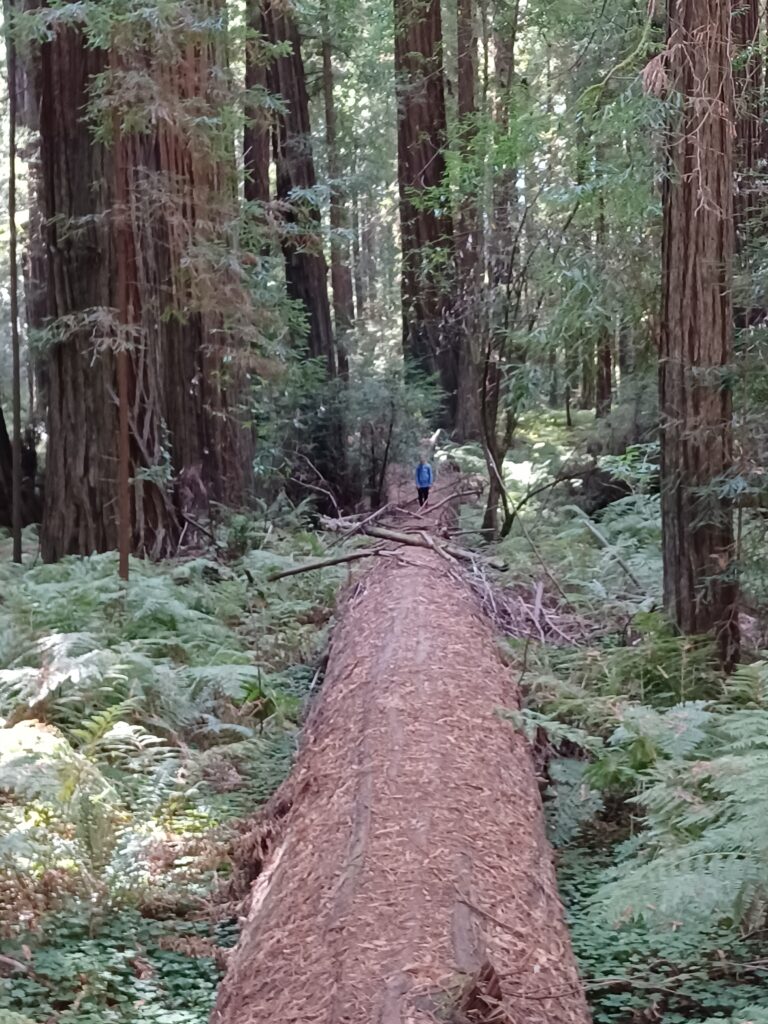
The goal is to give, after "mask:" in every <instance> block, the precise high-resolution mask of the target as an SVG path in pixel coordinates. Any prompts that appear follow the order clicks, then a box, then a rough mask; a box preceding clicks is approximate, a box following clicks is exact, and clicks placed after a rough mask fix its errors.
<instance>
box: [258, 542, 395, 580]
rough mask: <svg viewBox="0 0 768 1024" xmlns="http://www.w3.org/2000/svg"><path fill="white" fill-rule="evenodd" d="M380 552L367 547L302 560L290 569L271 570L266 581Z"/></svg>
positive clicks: (380, 552)
mask: <svg viewBox="0 0 768 1024" xmlns="http://www.w3.org/2000/svg"><path fill="white" fill-rule="evenodd" d="M380 554H382V550H381V548H380V547H376V548H369V549H368V550H367V551H352V552H350V553H349V554H348V555H335V556H334V557H333V558H315V559H314V560H313V561H311V562H302V563H301V565H292V566H291V568H290V569H281V570H280V572H271V573H270V574H269V576H267V583H275V582H277V580H283V579H285V578H286V576H298V575H299V573H302V572H314V571H315V569H327V568H328V567H329V566H331V565H341V564H342V563H343V562H356V561H357V560H358V559H359V558H371V557H373V556H375V555H380Z"/></svg>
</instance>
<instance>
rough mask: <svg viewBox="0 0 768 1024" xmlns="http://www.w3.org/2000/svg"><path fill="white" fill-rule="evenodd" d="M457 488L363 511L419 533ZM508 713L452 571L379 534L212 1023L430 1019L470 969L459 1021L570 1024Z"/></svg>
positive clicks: (546, 857)
mask: <svg viewBox="0 0 768 1024" xmlns="http://www.w3.org/2000/svg"><path fill="white" fill-rule="evenodd" d="M460 488H461V478H460V477H458V476H457V475H456V474H455V473H453V472H451V471H450V470H448V471H447V472H446V473H445V474H443V476H442V478H441V479H440V480H439V481H438V482H437V484H436V486H435V487H434V488H433V490H432V492H431V495H430V502H429V505H428V506H426V507H424V508H423V509H421V510H417V509H416V508H414V507H413V504H414V503H413V502H412V501H411V500H410V494H411V493H412V491H413V487H412V485H410V484H409V483H407V482H405V481H404V479H403V478H402V477H401V476H400V475H398V476H397V478H396V479H395V480H394V482H393V484H392V486H390V489H389V498H390V503H391V505H392V506H393V507H394V510H393V513H392V515H391V517H390V518H388V519H385V520H380V521H379V522H381V523H382V524H384V523H386V525H387V526H390V527H396V528H397V529H398V530H400V531H406V532H407V531H410V532H413V533H414V535H415V536H416V537H418V536H419V535H421V536H422V537H424V535H425V534H426V533H427V531H430V532H431V535H432V536H433V537H435V538H437V537H439V535H440V534H441V532H444V531H445V530H446V529H447V528H448V526H449V524H450V525H455V522H456V518H457V514H458V508H457V505H458V503H459V501H460V499H459V498H458V497H456V498H455V500H453V501H452V500H451V497H452V495H456V494H458V493H459V492H460ZM517 704H518V699H517V692H516V689H515V686H514V684H513V672H512V671H511V670H510V668H509V667H507V666H506V665H505V664H504V662H503V661H502V658H501V656H500V652H499V649H498V641H497V637H496V635H495V633H494V630H493V628H492V626H491V624H490V623H489V622H488V620H487V619H486V618H485V617H484V615H483V614H482V612H481V609H480V606H479V602H478V599H477V596H476V595H475V593H474V592H473V591H472V590H471V589H470V587H469V586H468V585H467V582H466V580H465V578H464V575H463V572H462V570H461V569H460V567H459V563H457V562H453V561H452V560H451V559H449V558H448V556H446V555H445V554H441V553H439V552H438V551H430V550H425V549H419V548H415V547H408V546H394V545H393V546H392V548H391V549H390V551H389V552H388V556H387V557H386V558H378V559H376V560H375V564H374V565H373V567H369V568H368V569H367V570H366V571H361V570H357V572H356V573H355V579H354V582H353V583H352V585H351V588H350V589H349V591H348V593H347V595H346V597H345V598H344V599H343V600H342V605H341V609H340V617H339V623H338V625H337V626H336V629H335V631H334V634H333V639H332V642H331V648H330V654H329V664H328V671H327V675H326V679H325V682H324V685H323V691H322V694H321V696H320V698H319V701H318V703H317V705H316V708H315V709H314V711H313V712H312V715H311V716H310V719H309V722H308V724H307V726H306V727H305V731H304V738H303V741H302V750H301V753H300V755H299V759H298V762H297V765H296V768H295V769H294V772H293V773H292V775H291V777H290V778H289V779H288V781H287V782H286V784H285V786H284V787H283V789H282V790H281V791H280V792H279V793H278V795H277V797H276V799H275V802H274V806H276V807H279V808H280V813H281V820H280V823H279V828H278V831H279V838H278V839H277V841H276V842H275V844H274V848H273V850H272V852H271V854H270V856H269V858H268V859H267V861H266V866H265V868H264V875H263V876H262V878H260V880H259V881H258V882H257V883H256V888H255V890H254V896H253V905H252V908H251V912H250V916H249V921H248V924H247V925H246V927H245V929H244V932H243V937H242V940H241V944H240V946H239V947H238V949H237V950H236V951H235V953H234V955H233V959H232V962H231V967H230V970H229V973H228V975H227V978H226V980H225V982H224V984H223V987H222V990H221V994H220V998H219V1003H218V1010H217V1013H215V1014H214V1020H216V1021H222V1022H226V1024H235V1022H237V1024H245V1022H247V1021H253V1020H280V1021H297V1022H298V1021H310V1020H318V1021H320V1020H323V1021H325V1020H328V1021H341V1020H343V1021H347V1022H349V1024H352V1022H354V1024H368V1022H370V1021H382V1022H393V1024H394V1022H398V1024H399V1022H401V1021H412V1022H422V1021H424V1022H426V1021H435V1020H448V1019H449V1016H446V1013H448V1012H449V1011H448V1006H449V1005H452V1006H454V1005H458V1002H460V1000H461V999H462V998H465V999H468V1000H471V999H473V998H477V999H478V1000H480V999H481V997H480V996H479V995H473V994H472V991H471V990H472V985H473V982H472V981H471V979H472V978H473V977H475V978H476V977H477V975H478V972H481V971H482V970H483V969H484V967H485V965H489V966H488V967H487V969H488V970H489V971H491V972H492V976H493V984H492V985H491V988H492V989H493V995H492V996H488V1000H489V1001H488V1004H487V1005H486V1006H485V1009H484V1010H483V1011H481V1010H480V1009H479V1004H478V1005H474V1004H473V1008H472V1014H473V1015H472V1017H471V1019H473V1020H477V1021H480V1020H485V1019H488V1020H491V1019H493V1020H498V1021H502V1020H503V1021H506V1022H518V1021H523V1020H525V1021H526V1022H528V1024H536V1022H551V1021H555V1020H557V1021H560V1022H563V1024H567V1022H577V1021H578V1022H583V1021H585V1020H586V1019H587V1013H586V1006H585V1002H584V997H583V993H582V991H581V989H580V985H579V983H578V979H577V974H576V967H575V961H574V958H573V954H572V952H571V949H570V944H569V941H568V938H567V933H566V929H565V926H564V923H563V915H562V908H561V906H560V902H559V898H558V896H557V888H556V883H555V877H554V866H553V859H552V855H551V850H549V848H548V845H547V843H546V839H545V836H544V824H543V814H542V808H541V802H540V797H539V792H538V788H537V783H536V777H535V770H534V766H533V762H532V759H531V755H530V750H529V748H528V746H527V744H526V743H525V741H524V739H523V737H522V735H521V734H520V733H519V732H517V730H515V728H514V727H513V726H512V725H511V723H510V722H509V720H508V719H505V718H504V717H503V712H504V710H505V709H506V710H509V709H511V708H514V707H517ZM287 804H290V808H291V809H290V811H289V812H288V813H287V815H286V814H285V807H286V805H287ZM474 984H477V982H476V981H475V982H474ZM467 985H469V989H470V992H469V994H465V995H464V996H463V997H462V990H463V989H464V988H466V987H467ZM487 995H488V994H487V992H486V996H487ZM486 1014H487V1017H486ZM451 1019H452V1018H451ZM468 1019H469V1018H468Z"/></svg>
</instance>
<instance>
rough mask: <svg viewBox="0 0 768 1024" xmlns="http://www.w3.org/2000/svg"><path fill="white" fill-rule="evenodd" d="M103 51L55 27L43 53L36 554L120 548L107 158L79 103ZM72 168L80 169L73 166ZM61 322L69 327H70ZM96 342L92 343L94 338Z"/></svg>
mask: <svg viewBox="0 0 768 1024" xmlns="http://www.w3.org/2000/svg"><path fill="white" fill-rule="evenodd" d="M105 69H106V60H105V55H104V53H103V52H102V51H99V50H96V49H92V48H89V47H86V46H85V43H84V40H83V37H82V35H81V34H80V33H79V32H78V31H76V30H75V29H74V28H71V27H60V28H59V29H58V31H57V33H56V35H55V37H54V38H53V39H52V40H50V41H48V42H46V43H44V44H43V46H42V50H41V96H40V141H41V159H42V172H43V212H44V217H45V234H46V249H47V252H48V254H49V257H48V265H47V272H48V285H47V289H46V296H47V303H48V308H47V313H48V315H49V316H50V317H51V318H53V320H54V322H56V321H58V322H59V323H60V324H61V328H62V335H63V336H62V339H61V340H60V341H57V342H56V343H55V344H54V345H53V347H52V349H51V351H50V354H49V356H48V361H47V362H48V366H47V371H48V372H47V376H48V427H47V429H48V439H49V440H48V453H47V459H46V484H45V508H44V513H43V527H42V533H41V547H42V555H43V558H44V559H45V560H46V561H53V560H55V559H58V558H62V557H63V556H64V555H70V554H90V553H91V552H94V551H107V550H109V549H111V548H114V547H116V545H117V529H116V516H115V506H114V502H115V497H116V469H117V407H116V404H115V401H114V383H115V374H114V357H113V353H112V351H111V349H110V346H109V334H110V330H109V329H107V332H106V334H107V337H105V336H104V334H103V333H102V335H101V337H100V338H99V331H98V326H97V324H98V321H96V322H95V323H93V324H89V319H90V318H91V317H95V316H97V315H98V314H97V313H96V312H95V311H99V310H101V311H103V310H108V309H110V308H112V306H113V302H112V288H111V281H112V279H113V276H114V263H113V259H112V247H111V245H110V244H109V228H108V226H107V224H106V219H105V212H106V211H107V210H108V209H109V207H110V195H109V191H108V188H107V184H106V183H107V182H109V181H110V180H111V161H110V159H109V154H108V152H107V150H106V149H105V148H104V146H101V145H95V144H94V140H93V138H92V136H91V132H90V131H89V128H88V125H87V124H86V123H85V120H84V118H83V109H84V108H85V106H86V104H87V102H88V95H87V90H88V86H89V83H90V81H91V79H92V78H93V76H94V75H98V74H101V73H103V72H104V71H105ZM72 167H77V168H78V173H77V175H73V174H72V173H70V168H72ZM67 324H69V325H70V326H69V328H68V329H67ZM97 339H98V340H97Z"/></svg>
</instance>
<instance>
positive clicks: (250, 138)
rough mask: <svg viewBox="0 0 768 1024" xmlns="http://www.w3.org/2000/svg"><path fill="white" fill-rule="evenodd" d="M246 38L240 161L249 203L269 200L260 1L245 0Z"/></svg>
mask: <svg viewBox="0 0 768 1024" xmlns="http://www.w3.org/2000/svg"><path fill="white" fill-rule="evenodd" d="M247 18H248V31H249V38H248V40H247V42H246V47H245V87H246V89H247V90H248V91H249V93H251V94H252V95H251V97H250V100H249V103H248V105H247V107H246V110H245V132H244V137H243V162H244V165H245V185H244V194H245V198H246V200H248V201H249V202H254V201H258V202H263V203H266V202H268V201H269V141H270V119H269V115H268V113H267V110H266V108H265V106H264V105H263V104H261V103H259V102H258V100H259V99H260V98H262V97H263V98H264V99H266V91H267V57H266V56H265V54H264V43H263V39H264V24H263V20H262V13H261V2H260V0H248V5H247Z"/></svg>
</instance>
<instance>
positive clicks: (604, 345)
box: [595, 192, 613, 419]
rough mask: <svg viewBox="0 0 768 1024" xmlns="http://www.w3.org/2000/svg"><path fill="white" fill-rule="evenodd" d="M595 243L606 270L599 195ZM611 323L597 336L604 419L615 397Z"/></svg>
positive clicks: (598, 409) (599, 414)
mask: <svg viewBox="0 0 768 1024" xmlns="http://www.w3.org/2000/svg"><path fill="white" fill-rule="evenodd" d="M595 245H596V248H597V252H598V254H599V257H600V263H601V265H602V267H603V273H605V272H606V268H607V259H608V224H607V222H606V219H605V198H604V196H603V194H602V192H601V193H600V195H599V197H598V212H597V224H596V230H595ZM611 341H612V339H611V325H610V324H609V323H601V325H600V329H599V333H598V338H597V364H596V367H595V417H596V418H597V419H603V418H604V417H605V416H607V415H608V414H609V413H610V411H611V399H612V397H613V354H612V351H611Z"/></svg>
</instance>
